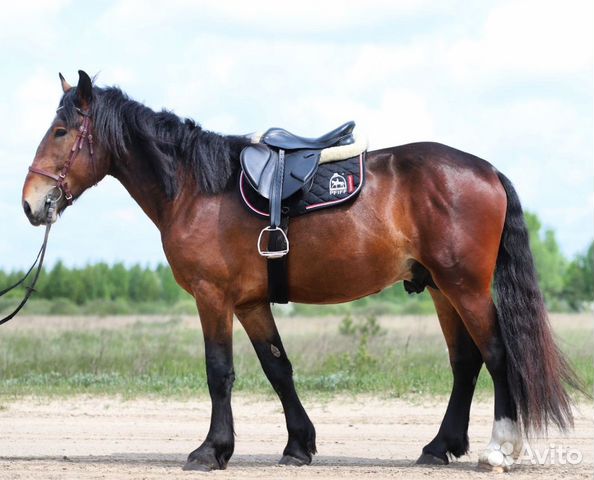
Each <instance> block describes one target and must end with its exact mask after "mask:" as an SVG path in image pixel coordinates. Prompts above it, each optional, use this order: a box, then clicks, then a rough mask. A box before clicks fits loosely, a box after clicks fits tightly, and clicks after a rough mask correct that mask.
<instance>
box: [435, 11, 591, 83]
mask: <svg viewBox="0 0 594 480" xmlns="http://www.w3.org/2000/svg"><path fill="white" fill-rule="evenodd" d="M592 15H593V11H592V2H591V1H590V0H585V1H584V0H569V1H564V2H543V1H540V0H517V1H514V2H505V3H501V4H499V5H497V6H496V7H495V8H494V9H493V10H492V11H491V13H490V14H489V15H488V17H487V19H486V21H485V23H484V27H483V30H482V32H481V36H480V37H478V38H473V37H467V38H463V39H460V40H459V41H455V42H454V43H453V44H445V45H443V46H442V51H441V55H443V57H442V58H443V61H444V63H445V65H446V66H447V67H448V68H449V71H450V74H451V75H453V76H454V77H457V78H458V79H460V80H465V81H472V80H473V79H476V77H477V76H488V75H494V74H499V75H509V74H512V75H516V76H517V75H526V74H529V75H531V76H533V75H538V74H547V73H548V74H553V73H574V72H577V71H582V70H583V69H584V68H588V67H589V66H591V65H592V48H593V47H592V45H593V37H592Z"/></svg>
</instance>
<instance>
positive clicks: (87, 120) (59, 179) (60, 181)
mask: <svg viewBox="0 0 594 480" xmlns="http://www.w3.org/2000/svg"><path fill="white" fill-rule="evenodd" d="M60 108H63V107H60ZM58 110H59V109H58ZM76 111H77V112H78V113H79V115H82V117H83V121H82V124H81V125H80V127H78V134H77V135H76V140H75V141H74V145H72V148H71V149H70V155H69V156H68V160H66V162H65V163H64V165H63V166H62V169H61V170H60V173H58V174H57V175H56V174H55V173H51V172H47V171H45V170H43V169H41V168H37V167H34V166H33V165H31V166H30V167H29V171H30V172H33V173H37V174H39V175H43V176H44V177H48V178H51V179H52V180H55V181H56V188H58V190H60V191H61V192H63V193H64V198H65V199H66V203H67V204H68V205H72V192H71V191H70V187H69V186H68V183H67V182H66V176H67V175H68V172H69V171H70V169H71V168H72V165H73V164H74V160H76V156H77V155H78V152H80V151H81V150H82V148H83V146H84V144H85V140H86V141H87V143H88V145H89V153H90V155H91V164H92V165H93V168H95V161H94V157H93V153H94V152H93V135H92V133H91V114H90V112H83V111H82V110H81V109H80V108H77V109H76Z"/></svg>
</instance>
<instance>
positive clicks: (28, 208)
mask: <svg viewBox="0 0 594 480" xmlns="http://www.w3.org/2000/svg"><path fill="white" fill-rule="evenodd" d="M23 210H25V215H27V217H29V218H31V215H32V214H33V212H31V205H29V202H27V201H26V200H25V201H24V202H23Z"/></svg>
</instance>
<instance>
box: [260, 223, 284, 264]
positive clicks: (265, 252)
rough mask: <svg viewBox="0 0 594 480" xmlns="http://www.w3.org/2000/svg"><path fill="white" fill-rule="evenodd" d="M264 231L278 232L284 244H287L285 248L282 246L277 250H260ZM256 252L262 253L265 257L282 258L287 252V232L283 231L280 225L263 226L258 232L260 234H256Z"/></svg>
mask: <svg viewBox="0 0 594 480" xmlns="http://www.w3.org/2000/svg"><path fill="white" fill-rule="evenodd" d="M264 232H270V233H272V232H280V233H281V234H282V236H283V238H284V240H285V245H287V247H286V248H284V249H283V250H277V251H271V250H262V247H261V245H262V237H263V236H264ZM258 253H259V254H260V255H262V256H263V257H266V258H272V259H274V258H282V257H284V256H285V255H286V254H287V253H289V239H288V238H287V234H286V233H285V231H284V230H283V229H282V228H280V227H266V228H263V229H262V231H261V232H260V235H259V236H258Z"/></svg>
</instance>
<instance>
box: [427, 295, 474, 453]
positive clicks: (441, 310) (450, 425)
mask: <svg viewBox="0 0 594 480" xmlns="http://www.w3.org/2000/svg"><path fill="white" fill-rule="evenodd" d="M429 292H430V293H431V296H432V297H433V302H434V303H435V309H436V310H437V315H438V317H439V323H440V325H441V329H442V331H443V334H444V337H445V340H446V344H447V346H448V352H449V357H450V365H451V367H452V373H453V375H454V385H453V387H452V393H451V395H450V401H449V403H448V407H447V410H446V413H445V416H444V418H443V420H442V422H441V427H440V428H439V432H438V433H437V435H436V437H435V438H434V439H433V440H432V441H431V442H429V443H428V444H427V445H425V447H424V448H423V453H422V455H421V456H420V457H419V459H418V460H417V463H419V464H447V463H449V458H448V457H449V455H453V456H455V457H460V456H461V455H464V454H465V453H466V452H467V451H468V419H469V415H470V405H471V403H472V396H473V394H474V386H475V384H476V379H477V377H478V374H479V372H480V369H481V366H482V364H483V359H482V357H481V353H480V352H479V350H478V348H477V347H476V345H475V344H474V342H473V341H472V339H471V338H470V335H469V334H468V331H467V330H466V327H465V326H464V323H463V322H462V319H461V318H460V315H458V312H457V311H456V309H455V308H454V307H453V306H452V304H451V303H450V301H449V300H448V299H447V298H446V297H445V296H444V295H443V294H442V293H441V292H439V291H437V290H435V289H433V288H430V289H429Z"/></svg>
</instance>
